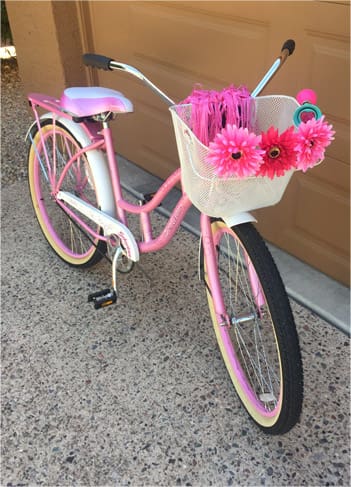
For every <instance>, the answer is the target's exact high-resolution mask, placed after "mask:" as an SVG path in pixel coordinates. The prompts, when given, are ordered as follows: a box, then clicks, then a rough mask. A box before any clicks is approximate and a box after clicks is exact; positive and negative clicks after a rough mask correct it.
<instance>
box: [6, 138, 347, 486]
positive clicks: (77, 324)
mask: <svg viewBox="0 0 351 487" xmlns="http://www.w3.org/2000/svg"><path fill="white" fill-rule="evenodd" d="M7 142H8V141H7ZM12 144H13V147H15V151H17V152H16V154H18V157H17V158H16V160H15V161H14V162H15V164H17V166H18V168H20V170H19V171H18V173H19V174H15V175H14V176H12V175H10V176H8V177H5V178H3V182H4V181H5V184H3V187H2V247H1V250H2V273H1V274H2V342H1V345H2V364H1V365H2V383H1V401H2V442H1V449H2V451H1V481H0V484H1V485H2V486H19V485H21V486H27V485H28V486H29V485H30V486H34V485H45V486H73V485H77V486H78V485H79V486H124V485H132V486H137V485H162V486H163V485H165V486H173V485H198V486H204V485H206V486H207V485H216V486H225V485H275V486H278V485H311V486H312V485H313V486H315V485H316V486H317V485H345V486H346V485H349V484H350V477H349V470H350V461H349V459H350V451H349V445H350V437H349V397H350V396H349V383H350V377H349V339H348V338H347V337H346V336H345V335H344V334H343V333H341V332H340V331H338V330H336V329H334V328H332V327H331V326H330V325H328V324H327V323H325V322H324V321H322V320H321V319H320V318H318V317H316V316H315V315H313V314H312V313H311V312H308V311H306V310H305V309H304V308H302V307H300V306H299V305H297V304H296V303H292V305H293V311H294V314H295V318H296V323H297V328H298V332H299V335H300V341H301V348H302V353H303V361H304V369H305V401H304V409H303V415H302V418H301V422H300V424H298V425H297V426H296V427H295V428H294V429H293V430H292V431H291V432H290V433H289V434H287V435H285V436H281V437H267V436H266V435H264V434H263V433H261V432H260V431H259V430H258V429H257V428H256V426H255V425H254V424H253V423H252V422H251V421H250V420H249V418H248V417H247V415H246V413H245V411H244V410H243V408H242V406H241V405H240V403H239V400H238V399H237V398H236V396H235V393H234V391H233V389H232V386H231V384H230V381H229V379H228V377H227V373H226V371H225V369H224V365H223V363H222V360H221V358H220V355H219V352H218V349H217V345H216V342H215V337H214V333H213V331H212V327H211V324H210V320H209V315H208V310H207V307H206V304H205V303H206V301H205V292H204V289H203V286H202V285H201V284H200V283H199V282H198V280H197V271H196V264H197V244H198V242H197V241H196V239H195V237H193V236H192V235H190V234H189V233H187V232H185V231H183V230H182V231H180V232H179V233H178V234H177V236H176V238H175V240H174V241H173V243H172V244H171V245H170V246H169V247H168V248H166V249H165V250H164V251H163V252H161V253H160V254H157V255H156V254H153V255H148V256H144V257H143V259H142V267H143V271H142V270H141V269H140V268H138V267H136V268H135V270H134V271H133V273H132V274H129V275H128V276H121V277H120V299H119V303H118V305H117V306H113V307H110V308H107V309H105V310H100V311H94V310H93V309H92V307H91V306H90V305H89V304H88V303H87V302H86V297H87V294H88V293H89V292H91V291H92V290H95V289H99V288H101V286H104V285H105V284H107V285H108V284H109V279H110V268H109V264H108V263H104V262H103V263H100V264H99V265H98V266H96V267H95V268H93V269H91V270H88V271H81V270H74V269H72V268H69V267H68V266H66V265H65V264H64V263H62V262H61V261H59V260H58V259H57V257H56V256H55V255H54V254H53V253H52V251H51V250H50V249H49V248H48V246H47V244H46V243H45V241H44V239H43V237H42V236H41V233H40V231H39V230H38V228H37V226H36V224H35V221H34V215H33V211H32V209H31V205H30V201H29V197H28V193H27V184H26V182H25V181H23V180H22V181H21V180H20V181H17V179H23V176H22V175H23V174H25V170H22V169H21V168H24V163H25V162H24V157H23V152H22V148H21V146H20V145H17V143H14V142H12ZM5 154H8V153H5ZM2 155H3V158H4V153H3V154H2ZM6 157H7V156H6ZM4 162H5V164H4V165H6V163H7V162H8V161H7V160H6V161H4ZM5 172H6V171H5ZM3 174H4V172H3ZM6 174H9V173H8V172H6ZM163 222H164V220H163V219H162V217H159V216H157V217H155V223H156V225H157V227H158V228H159V227H160V226H162V224H163Z"/></svg>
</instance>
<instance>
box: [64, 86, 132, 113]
mask: <svg viewBox="0 0 351 487" xmlns="http://www.w3.org/2000/svg"><path fill="white" fill-rule="evenodd" d="M60 104H61V107H62V108H63V109H64V110H65V111H66V112H69V113H70V114H74V115H77V116H78V117H89V116H92V115H98V114H99V113H104V112H113V113H129V112H132V111H133V104H132V102H131V101H130V100H128V98H126V97H125V96H123V94H122V93H120V92H119V91H115V90H111V89H109V88H101V87H82V88H81V87H79V88H67V89H65V90H64V92H63V94H62V96H61V99H60Z"/></svg>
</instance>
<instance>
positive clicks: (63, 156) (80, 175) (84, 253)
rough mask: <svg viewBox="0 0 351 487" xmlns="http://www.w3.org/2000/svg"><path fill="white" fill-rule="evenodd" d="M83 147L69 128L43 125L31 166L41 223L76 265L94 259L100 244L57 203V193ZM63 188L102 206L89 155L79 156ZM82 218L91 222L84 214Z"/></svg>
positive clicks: (53, 242) (47, 235) (36, 138)
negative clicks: (97, 195) (65, 170)
mask: <svg viewBox="0 0 351 487" xmlns="http://www.w3.org/2000/svg"><path fill="white" fill-rule="evenodd" d="M34 147H35V148H34ZM80 149H81V147H80V146H79V144H78V143H77V142H76V141H75V139H74V138H73V137H72V136H70V135H69V134H68V133H67V132H66V131H64V130H62V129H61V128H60V127H58V126H56V127H55V128H54V127H53V126H52V125H49V126H44V127H43V128H42V137H40V134H39V133H37V134H36V137H35V139H34V144H33V145H32V148H31V152H30V157H31V158H32V165H31V164H30V166H32V168H33V171H32V174H30V182H31V189H32V195H33V193H34V195H35V203H36V204H35V205H34V206H35V211H36V214H37V216H38V219H39V223H40V225H41V227H42V229H43V231H44V234H45V235H46V237H47V239H48V240H49V242H50V244H51V245H52V247H53V248H54V249H55V251H56V252H57V253H58V254H59V255H60V256H61V257H62V258H64V259H65V260H67V261H69V262H71V263H73V264H74V263H77V262H79V263H80V264H81V263H84V262H87V261H88V260H90V258H91V257H92V255H93V254H94V252H95V251H96V243H95V242H94V243H93V241H92V240H91V239H89V238H87V236H86V235H85V234H84V233H83V232H82V230H81V229H80V228H79V226H78V225H77V224H76V223H75V222H73V221H72V219H70V218H69V217H68V215H67V214H66V213H65V212H64V210H63V209H62V208H61V207H60V206H59V205H58V204H57V203H56V201H55V195H54V192H55V187H56V185H57V182H58V180H59V178H60V175H61V174H62V171H63V168H64V166H65V164H66V163H67V161H68V160H69V159H70V158H72V157H73V156H74V154H76V153H77V152H78V151H79V150H80ZM33 190H34V191H33ZM60 190H62V191H69V192H71V193H73V194H75V195H76V196H79V197H80V198H82V199H83V200H85V201H86V202H88V203H90V204H91V205H93V206H95V207H98V203H97V198H96V193H95V189H94V186H93V183H92V177H91V175H90V171H89V165H88V163H87V160H86V156H85V155H81V156H80V157H78V158H77V159H76V161H75V162H74V163H73V164H72V165H71V167H70V168H69V169H68V171H67V172H66V174H65V177H64V179H63V182H62V185H61V186H60ZM82 220H83V221H85V222H86V223H88V220H87V219H85V218H84V217H82ZM96 231H97V232H98V231H99V229H98V228H97V229H96Z"/></svg>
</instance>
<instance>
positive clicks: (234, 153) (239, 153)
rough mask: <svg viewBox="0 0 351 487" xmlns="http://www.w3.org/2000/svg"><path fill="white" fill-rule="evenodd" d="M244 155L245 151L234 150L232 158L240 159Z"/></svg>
mask: <svg viewBox="0 0 351 487" xmlns="http://www.w3.org/2000/svg"><path fill="white" fill-rule="evenodd" d="M242 155H243V153H242V152H241V151H239V152H233V154H232V159H235V160H237V159H240V157H241V156H242Z"/></svg>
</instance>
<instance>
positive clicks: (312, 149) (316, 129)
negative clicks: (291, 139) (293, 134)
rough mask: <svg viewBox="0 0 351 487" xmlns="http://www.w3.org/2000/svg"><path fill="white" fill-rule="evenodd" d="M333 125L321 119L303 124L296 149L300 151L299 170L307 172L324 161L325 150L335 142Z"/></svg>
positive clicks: (299, 131)
mask: <svg viewBox="0 0 351 487" xmlns="http://www.w3.org/2000/svg"><path fill="white" fill-rule="evenodd" d="M334 134H335V132H334V130H333V127H332V125H328V123H327V122H326V121H324V116H323V117H321V118H320V119H318V120H316V119H314V118H313V119H311V120H308V121H307V122H302V123H300V125H299V128H298V132H297V144H296V149H297V151H298V159H297V168H298V169H301V170H302V171H303V172H306V171H307V169H309V168H310V167H313V166H315V165H316V164H317V163H318V162H320V161H322V160H323V159H324V152H325V148H326V147H328V145H329V144H330V143H331V141H332V140H334V137H333V136H334Z"/></svg>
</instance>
